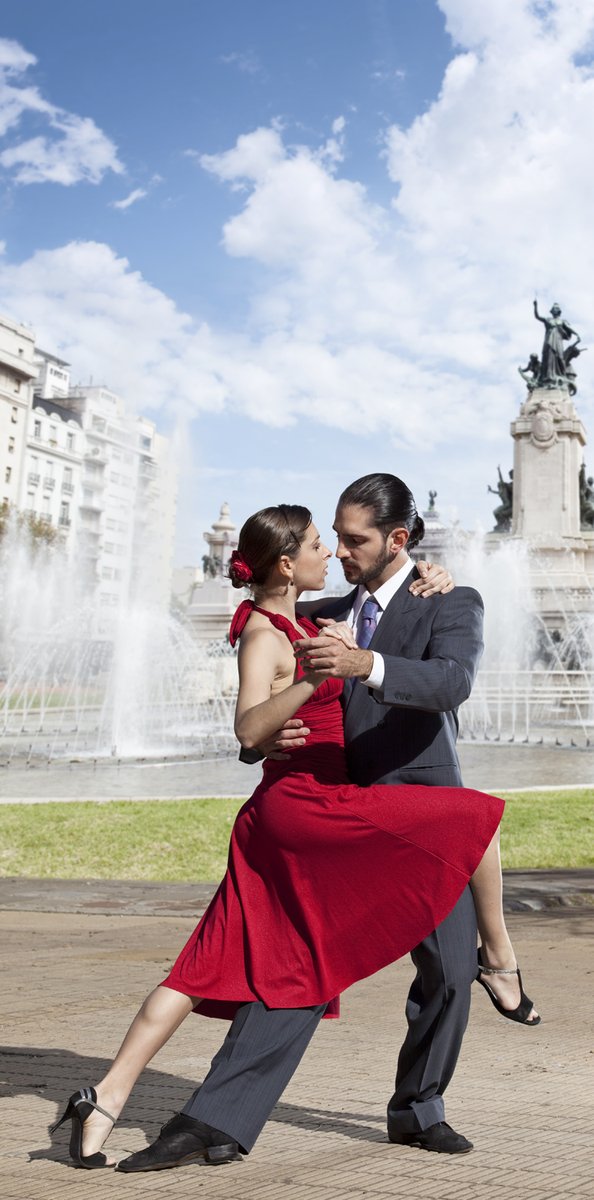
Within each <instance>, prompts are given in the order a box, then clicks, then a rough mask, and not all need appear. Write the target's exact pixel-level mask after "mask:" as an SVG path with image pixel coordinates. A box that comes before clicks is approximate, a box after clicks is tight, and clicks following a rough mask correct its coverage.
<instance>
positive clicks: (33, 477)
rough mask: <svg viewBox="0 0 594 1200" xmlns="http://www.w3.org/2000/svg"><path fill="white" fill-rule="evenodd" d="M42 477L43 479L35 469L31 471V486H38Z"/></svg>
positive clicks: (29, 475) (29, 478)
mask: <svg viewBox="0 0 594 1200" xmlns="http://www.w3.org/2000/svg"><path fill="white" fill-rule="evenodd" d="M40 479H41V475H37V474H35V472H34V471H30V472H29V474H28V475H27V483H29V484H30V485H31V487H37V484H38V483H39V480H40Z"/></svg>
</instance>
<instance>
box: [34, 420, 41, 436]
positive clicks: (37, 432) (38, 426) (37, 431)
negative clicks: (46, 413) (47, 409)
mask: <svg viewBox="0 0 594 1200" xmlns="http://www.w3.org/2000/svg"><path fill="white" fill-rule="evenodd" d="M33 437H35V438H40V437H41V421H35V422H34V424H33Z"/></svg>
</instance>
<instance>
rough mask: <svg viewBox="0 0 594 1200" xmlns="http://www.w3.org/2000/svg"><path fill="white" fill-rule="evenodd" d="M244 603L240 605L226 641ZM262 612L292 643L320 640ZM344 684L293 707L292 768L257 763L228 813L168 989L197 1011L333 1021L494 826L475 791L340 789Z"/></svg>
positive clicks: (492, 804) (444, 906)
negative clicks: (313, 1011) (218, 863)
mask: <svg viewBox="0 0 594 1200" xmlns="http://www.w3.org/2000/svg"><path fill="white" fill-rule="evenodd" d="M254 607H255V606H254V605H253V604H252V602H251V601H244V603H243V604H242V605H240V607H239V608H238V610H237V613H236V615H235V618H234V621H233V624H232V627H231V636H232V639H234V638H236V637H237V636H239V633H241V630H242V628H243V626H244V625H245V623H246V621H247V619H248V617H249V616H250V615H251V612H252V611H253V609H254ZM256 611H257V612H264V610H262V609H259V608H258V609H256ZM264 615H266V616H268V617H269V618H270V620H271V621H272V624H273V625H274V626H275V628H277V629H280V630H282V632H284V633H286V635H287V637H288V638H289V639H290V640H291V641H292V642H293V641H296V640H297V639H298V638H300V637H303V633H304V630H305V631H306V634H307V635H308V636H315V635H316V634H317V633H318V632H319V631H318V629H317V628H316V627H315V626H314V625H312V624H311V622H308V621H307V620H305V619H302V620H301V622H300V623H301V626H302V627H301V629H295V628H294V626H293V625H292V624H291V623H290V621H288V620H287V618H285V617H281V616H278V615H277V614H270V613H265V614H264ZM342 686H343V685H342V681H341V680H336V679H328V680H326V682H324V683H322V684H321V685H320V687H319V688H318V689H317V691H316V692H314V694H313V696H312V698H311V699H310V700H308V701H307V703H306V704H304V705H303V707H302V708H300V709H299V712H298V714H296V715H298V716H300V717H302V718H303V720H304V722H305V723H306V725H307V726H308V728H309V729H310V730H311V733H310V734H309V736H308V738H307V744H306V745H305V746H303V747H301V748H297V749H295V750H294V751H293V752H292V754H291V758H290V760H288V761H284V762H274V761H271V760H269V759H267V760H266V761H265V763H264V773H263V778H262V782H261V783H260V784H259V786H258V787H257V788H256V790H255V792H254V794H253V796H251V797H250V799H249V800H248V801H247V802H246V803H245V804H244V805H243V807H242V808H241V809H240V811H239V813H238V814H237V817H236V819H235V824H234V826H233V830H232V833H231V842H230V846H229V859H228V865H227V870H226V872H225V876H224V878H223V880H222V882H221V884H220V885H219V888H218V890H217V892H216V894H215V895H214V897H213V899H212V900H211V903H210V904H209V906H208V908H207V910H206V912H205V913H204V916H203V917H202V919H201V921H200V923H199V924H198V926H197V927H196V929H195V930H194V932H193V934H192V935H191V937H190V939H189V941H188V942H187V943H186V945H185V946H184V948H183V950H182V952H181V954H180V955H179V958H178V959H177V961H176V962H175V964H174V966H173V968H172V970H171V973H170V974H169V976H168V977H167V979H166V980H164V984H165V986H166V987H170V988H173V989H174V990H176V991H180V992H184V993H185V994H186V995H190V996H201V997H204V999H203V1001H202V1003H201V1004H199V1005H198V1007H197V1008H196V1010H195V1011H196V1012H200V1013H203V1014H204V1015H207V1016H216V1017H228V1018H232V1017H233V1016H234V1014H235V1012H236V1010H237V1008H238V1007H239V1005H241V1004H243V1003H245V1002H246V1001H250V1000H262V1001H264V1003H265V1004H266V1005H267V1006H268V1007H269V1008H303V1007H307V1006H309V1005H317V1004H323V1003H324V1002H325V1001H330V1002H331V1003H330V1004H329V1007H328V1009H327V1011H326V1016H337V1015H338V1001H337V1000H336V999H335V998H336V997H338V995H339V994H340V992H342V991H344V989H345V988H348V987H349V985H350V984H352V983H354V982H355V981H356V980H357V979H363V978H365V977H366V976H367V975H372V974H373V973H374V972H375V971H379V970H380V968H381V967H385V966H386V965H387V964H388V963H391V962H393V961H394V960H395V959H397V958H400V957H401V956H402V955H403V954H406V953H407V952H408V951H409V950H412V949H413V948H414V947H415V946H417V945H418V944H419V942H421V941H422V940H423V938H425V937H427V936H428V934H430V933H431V932H432V930H434V929H435V928H436V926H437V925H439V924H440V922H441V921H443V920H444V918H445V917H447V915H448V913H449V912H451V910H452V908H453V907H454V905H455V904H456V902H457V900H458V899H459V898H460V896H461V894H462V892H463V890H464V888H465V887H466V884H467V883H468V880H469V879H470V877H471V875H472V874H473V872H474V871H475V869H476V867H477V866H478V864H479V862H480V860H481V858H482V856H483V853H484V851H485V849H486V847H487V846H488V844H489V842H490V841H491V838H492V837H493V834H494V833H495V830H496V829H497V826H498V824H499V822H500V820H501V816H502V813H503V807H504V804H503V800H500V799H498V798H496V797H494V796H488V795H485V794H484V793H483V792H476V791H471V790H469V789H466V788H452V787H424V786H416V785H409V784H398V785H395V786H391V785H387V784H375V785H372V786H371V787H359V786H357V785H356V784H353V783H349V780H348V777H347V772H346V764H345V755H344V741H343V724H342V709H341V705H340V693H341V691H342ZM356 686H358V687H360V686H364V685H361V684H357V685H356Z"/></svg>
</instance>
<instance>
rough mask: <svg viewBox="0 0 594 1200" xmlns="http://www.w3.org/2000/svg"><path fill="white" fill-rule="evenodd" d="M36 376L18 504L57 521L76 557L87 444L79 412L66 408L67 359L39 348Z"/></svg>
mask: <svg viewBox="0 0 594 1200" xmlns="http://www.w3.org/2000/svg"><path fill="white" fill-rule="evenodd" d="M34 363H35V366H36V368H37V378H36V380H35V383H34V385H33V398H32V402H31V407H30V409H29V412H28V414H27V439H26V449H25V462H24V470H23V475H22V481H21V489H20V496H19V505H20V507H21V508H23V509H25V510H26V511H27V512H30V513H34V514H35V516H37V517H39V518H41V520H43V521H47V523H48V524H50V525H53V526H55V527H56V528H57V529H59V530H60V532H61V534H62V540H63V541H64V543H65V545H66V546H67V550H68V554H69V556H70V557H72V556H73V555H74V554H75V552H76V540H77V535H78V524H79V503H80V495H81V470H82V460H83V449H84V445H83V442H84V437H83V431H82V423H81V420H80V417H79V415H78V414H77V413H76V412H73V411H72V410H71V409H68V408H65V407H64V404H63V401H64V400H65V398H66V397H67V395H68V390H69V383H70V372H69V370H68V363H66V362H64V361H63V359H60V358H56V356H55V355H53V354H47V353H46V352H45V351H43V350H39V349H36V350H35V355H34Z"/></svg>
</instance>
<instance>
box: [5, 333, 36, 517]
mask: <svg viewBox="0 0 594 1200" xmlns="http://www.w3.org/2000/svg"><path fill="white" fill-rule="evenodd" d="M34 351H35V335H34V333H33V332H32V330H30V329H28V328H27V326H26V325H18V324H17V323H16V322H15V321H11V320H10V319H9V318H8V317H2V316H0V504H2V503H4V504H14V505H18V504H19V502H20V489H21V482H22V478H23V471H24V464H25V451H26V443H27V417H28V413H29V409H30V406H31V398H32V393H33V382H34V380H35V377H36V375H37V367H36V365H35V362H34Z"/></svg>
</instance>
